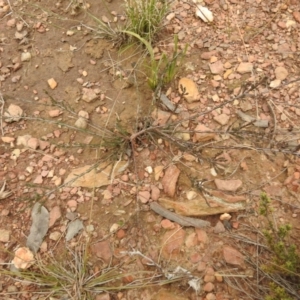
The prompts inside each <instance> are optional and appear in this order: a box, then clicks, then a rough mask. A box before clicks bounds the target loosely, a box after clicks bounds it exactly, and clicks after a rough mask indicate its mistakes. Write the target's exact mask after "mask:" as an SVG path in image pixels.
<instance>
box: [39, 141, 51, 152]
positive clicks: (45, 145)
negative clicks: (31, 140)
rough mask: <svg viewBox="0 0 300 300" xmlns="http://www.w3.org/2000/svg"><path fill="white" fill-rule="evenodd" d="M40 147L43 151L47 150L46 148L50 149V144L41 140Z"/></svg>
mask: <svg viewBox="0 0 300 300" xmlns="http://www.w3.org/2000/svg"><path fill="white" fill-rule="evenodd" d="M39 147H40V149H41V150H45V149H46V148H48V147H50V143H49V142H47V141H43V140H39Z"/></svg>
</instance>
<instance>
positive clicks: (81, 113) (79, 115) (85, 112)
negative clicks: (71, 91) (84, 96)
mask: <svg viewBox="0 0 300 300" xmlns="http://www.w3.org/2000/svg"><path fill="white" fill-rule="evenodd" d="M78 117H81V118H85V119H89V113H88V112H87V111H84V110H81V111H80V112H79V113H78Z"/></svg>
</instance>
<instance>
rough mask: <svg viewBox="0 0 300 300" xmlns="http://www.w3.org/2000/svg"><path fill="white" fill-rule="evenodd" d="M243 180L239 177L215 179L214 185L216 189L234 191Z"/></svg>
mask: <svg viewBox="0 0 300 300" xmlns="http://www.w3.org/2000/svg"><path fill="white" fill-rule="evenodd" d="M242 184H243V182H242V181H241V180H240V179H231V180H222V179H215V185H216V186H217V189H218V190H222V191H226V192H235V191H236V190H237V189H239V188H240V187H241V186H242Z"/></svg>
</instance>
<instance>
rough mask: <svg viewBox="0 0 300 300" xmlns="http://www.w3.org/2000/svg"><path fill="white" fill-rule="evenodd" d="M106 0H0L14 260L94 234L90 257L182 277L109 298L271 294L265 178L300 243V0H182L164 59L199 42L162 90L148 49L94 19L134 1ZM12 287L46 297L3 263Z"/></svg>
mask: <svg viewBox="0 0 300 300" xmlns="http://www.w3.org/2000/svg"><path fill="white" fill-rule="evenodd" d="M98 2H99V1H95V0H90V1H87V2H86V1H64V0H61V1H57V2H56V3H49V1H44V0H41V1H13V2H12V1H7V0H0V90H1V98H0V100H1V101H0V105H1V109H0V113H1V123H0V130H1V141H0V184H1V186H2V189H1V191H0V199H1V202H0V219H1V222H0V260H1V263H2V268H3V269H6V268H10V267H11V262H13V264H12V265H13V266H14V267H17V268H24V269H27V268H29V270H30V269H32V268H33V269H34V268H35V267H36V262H35V261H33V258H32V257H33V256H32V257H31V255H33V253H39V257H40V259H42V260H43V259H44V260H45V261H47V257H48V255H49V253H53V254H54V257H55V258H56V259H57V261H59V260H60V259H61V254H62V253H64V252H65V249H81V246H82V245H88V256H89V262H90V264H91V270H92V271H91V272H97V270H101V269H103V268H106V267H107V266H117V265H122V271H124V272H125V271H126V272H132V273H133V274H135V273H136V274H137V273H138V272H140V271H148V272H157V274H160V275H162V274H164V275H166V274H173V273H174V272H175V270H176V268H178V267H181V268H182V269H181V275H182V277H184V278H183V279H181V280H180V281H179V282H176V283H171V284H168V285H165V286H163V287H159V288H157V286H156V287H154V288H153V287H148V288H144V289H133V290H129V291H119V292H113V293H109V294H108V293H105V294H101V295H97V296H95V299H97V300H100V299H102V300H104V299H128V300H129V299H157V300H158V299H164V300H165V299H176V300H177V299H207V300H208V299H211V300H213V299H218V300H221V299H264V297H265V295H267V294H268V293H269V290H268V283H266V281H265V279H264V278H263V276H262V275H261V274H259V273H258V271H257V266H258V265H262V264H267V265H268V258H269V256H268V253H266V252H265V251H263V250H264V248H263V247H260V245H261V244H262V243H263V240H264V239H263V235H262V230H263V229H264V228H266V226H267V221H266V219H265V218H264V217H262V216H260V215H259V204H260V195H261V193H262V192H265V193H267V194H268V195H269V197H270V198H271V199H272V201H271V206H272V208H273V212H272V220H273V222H274V224H275V226H276V227H278V226H280V225H281V224H287V223H288V224H291V225H292V227H293V230H292V233H291V238H290V242H291V243H294V244H296V247H297V248H298V249H299V234H300V224H299V214H300V203H299V201H300V200H299V184H300V181H299V179H300V161H299V149H300V147H299V142H300V134H299V125H300V122H299V121H298V118H299V115H300V105H299V103H300V92H299V90H300V89H299V79H300V77H299V76H300V75H299V74H300V69H299V66H300V63H299V53H300V30H299V29H300V4H299V2H298V0H288V1H271V0H268V1H261V0H249V1H237V0H228V1H226V0H225V1H223V0H206V1H205V2H203V3H201V4H202V5H203V6H206V7H207V8H208V9H209V10H210V11H211V12H212V14H213V16H214V21H213V22H208V23H206V22H204V21H203V20H201V18H199V17H198V16H196V14H195V12H196V6H195V3H194V2H192V1H186V2H183V1H172V5H171V8H170V11H169V13H168V14H167V16H166V19H165V20H164V24H163V31H162V33H161V34H160V36H159V39H158V41H157V42H156V44H155V48H154V51H155V55H156V58H157V59H159V57H160V56H161V55H162V53H166V54H167V55H168V56H169V57H171V56H172V53H173V51H174V37H173V36H174V34H177V35H178V39H179V48H180V49H181V50H183V49H184V48H185V47H186V45H188V47H187V52H186V55H185V57H184V60H183V61H182V64H181V69H180V71H179V73H178V74H177V76H176V78H174V80H173V81H172V82H171V83H170V84H168V85H166V86H164V87H163V88H162V90H161V92H162V93H163V96H161V95H160V96H159V95H156V96H157V99H156V102H154V101H153V92H152V91H151V89H150V88H149V86H148V84H147V78H146V74H145V73H147V67H145V64H144V63H142V64H138V63H139V62H141V57H142V56H143V55H144V49H141V48H139V47H131V48H129V49H125V50H122V51H120V49H119V48H118V47H117V46H116V45H114V43H113V42H112V41H108V40H104V39H97V38H96V37H97V31H95V30H93V28H95V26H96V25H97V24H96V23H95V21H94V20H93V18H92V16H91V15H93V16H96V17H97V18H99V19H101V20H102V21H103V22H105V23H107V24H112V26H114V25H115V24H119V25H122V24H123V23H124V22H125V20H126V16H125V13H124V2H123V1H119V0H112V1H111V2H106V1H102V2H101V3H100V4H99V3H98ZM199 3H200V2H199ZM87 12H89V13H90V14H91V15H90V14H88V13H87ZM147 59H148V58H146V61H147ZM170 105H171V106H172V107H173V108H172V111H170V109H168V108H167V106H168V107H169V108H170ZM298 134H299V136H298ZM78 175H81V176H78ZM35 203H40V204H41V205H42V209H41V210H37V206H36V205H35ZM187 218H193V219H187ZM199 218H200V222H199ZM197 222H198V223H197ZM28 248H30V249H31V251H28ZM20 249H21V250H20ZM16 251H19V252H17V255H16V254H15V253H16ZM132 251H139V253H137V252H135V253H130V252H132ZM32 252H33V253H32ZM23 255H24V257H23ZM26 257H27V259H29V262H28V261H27V262H26V261H24V260H26ZM28 257H29V258H28ZM18 258H23V260H18ZM149 262H151V263H152V266H149ZM153 262H154V263H153ZM7 264H8V266H7ZM0 274H2V273H1V272H0ZM134 276H135V275H133V276H131V277H130V276H127V277H126V278H125V279H124V280H123V284H132V282H135V279H136V278H135V277H134ZM260 276H261V277H260ZM162 277H164V276H162ZM164 279H165V278H161V280H164ZM0 291H1V294H2V295H3V296H2V297H4V298H3V299H45V298H44V296H40V295H38V294H37V293H36V292H37V290H36V288H35V287H33V286H31V285H28V284H26V283H24V282H18V281H17V282H15V281H13V280H12V279H11V278H9V277H6V276H4V275H3V274H2V275H0ZM293 297H294V298H295V299H299V298H300V294H299V291H298V294H293Z"/></svg>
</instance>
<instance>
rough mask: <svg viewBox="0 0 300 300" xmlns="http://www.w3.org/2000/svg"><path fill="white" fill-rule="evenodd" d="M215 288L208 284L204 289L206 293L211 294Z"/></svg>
mask: <svg viewBox="0 0 300 300" xmlns="http://www.w3.org/2000/svg"><path fill="white" fill-rule="evenodd" d="M214 288H215V286H214V284H213V283H211V282H207V283H206V284H205V285H204V287H203V290H204V292H211V291H213V289H214Z"/></svg>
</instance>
